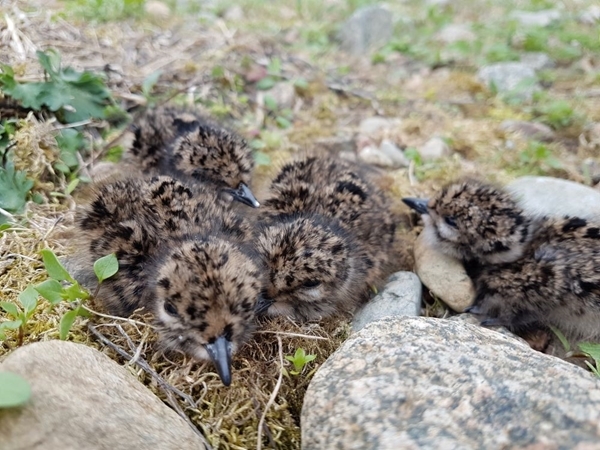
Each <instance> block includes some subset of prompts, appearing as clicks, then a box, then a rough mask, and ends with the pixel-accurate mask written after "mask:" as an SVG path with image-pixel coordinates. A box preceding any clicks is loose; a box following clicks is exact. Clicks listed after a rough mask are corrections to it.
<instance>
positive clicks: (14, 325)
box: [0, 286, 38, 346]
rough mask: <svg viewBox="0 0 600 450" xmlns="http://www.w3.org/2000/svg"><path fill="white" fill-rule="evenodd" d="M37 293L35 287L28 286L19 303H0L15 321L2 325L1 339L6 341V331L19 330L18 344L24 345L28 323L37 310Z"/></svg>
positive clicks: (2, 323)
mask: <svg viewBox="0 0 600 450" xmlns="http://www.w3.org/2000/svg"><path fill="white" fill-rule="evenodd" d="M37 297H38V295H37V292H36V291H35V289H34V288H33V286H28V287H27V289H25V290H24V291H23V292H21V294H19V303H20V305H17V304H16V303H11V302H0V308H2V309H3V310H4V311H5V312H6V313H7V314H8V315H9V316H10V317H11V318H12V319H13V320H10V321H5V322H1V323H0V339H2V340H3V339H6V335H5V334H4V330H16V329H18V330H19V335H18V338H17V344H18V345H19V346H21V345H22V344H23V336H24V335H25V329H26V327H27V321H28V320H29V319H30V318H31V316H32V315H33V313H34V312H35V309H36V308H37V305H38V301H37Z"/></svg>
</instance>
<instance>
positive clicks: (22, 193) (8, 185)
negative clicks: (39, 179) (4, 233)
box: [0, 162, 34, 224]
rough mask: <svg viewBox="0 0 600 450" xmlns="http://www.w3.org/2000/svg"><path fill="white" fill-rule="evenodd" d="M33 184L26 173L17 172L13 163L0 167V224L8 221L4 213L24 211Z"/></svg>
mask: <svg viewBox="0 0 600 450" xmlns="http://www.w3.org/2000/svg"><path fill="white" fill-rule="evenodd" d="M33 184H34V183H33V180H31V179H29V178H27V174H26V173H25V172H24V171H22V170H15V165H14V164H13V163H12V162H7V163H6V165H5V167H1V166H0V208H1V209H0V224H2V223H4V222H6V220H7V216H6V215H4V214H2V212H3V211H6V212H8V213H9V214H12V213H18V212H20V211H21V210H22V209H23V207H24V206H25V203H26V202H27V198H28V196H29V191H31V188H33Z"/></svg>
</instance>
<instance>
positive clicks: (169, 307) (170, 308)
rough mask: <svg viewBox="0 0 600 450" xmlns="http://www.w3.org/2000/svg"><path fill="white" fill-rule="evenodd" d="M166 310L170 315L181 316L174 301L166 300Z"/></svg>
mask: <svg viewBox="0 0 600 450" xmlns="http://www.w3.org/2000/svg"><path fill="white" fill-rule="evenodd" d="M165 311H166V312H167V314H168V315H170V316H173V317H179V313H178V312H177V308H175V305H173V303H169V302H165Z"/></svg>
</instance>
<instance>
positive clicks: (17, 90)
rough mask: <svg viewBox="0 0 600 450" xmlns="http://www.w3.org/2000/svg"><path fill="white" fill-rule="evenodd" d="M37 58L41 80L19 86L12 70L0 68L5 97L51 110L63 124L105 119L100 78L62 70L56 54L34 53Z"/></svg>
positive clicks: (106, 96) (104, 91)
mask: <svg viewBox="0 0 600 450" xmlns="http://www.w3.org/2000/svg"><path fill="white" fill-rule="evenodd" d="M37 56H38V61H39V63H40V65H41V66H42V68H43V69H44V72H45V74H46V80H45V81H39V82H34V83H21V82H19V81H17V80H16V79H15V73H14V71H13V69H12V67H10V66H9V65H6V64H2V65H0V68H1V69H2V73H0V88H2V91H3V92H4V94H5V95H7V96H10V97H12V98H13V99H15V100H17V101H19V102H21V104H22V105H23V106H24V107H25V108H31V109H33V110H36V111H39V110H41V109H42V108H43V107H46V108H48V109H49V110H50V111H55V112H56V113H57V115H58V116H59V118H60V119H61V120H63V121H64V122H67V123H73V122H79V121H82V120H85V119H89V118H104V117H105V113H104V108H105V107H106V106H107V105H108V104H109V103H111V101H112V98H111V95H110V92H109V91H108V89H107V88H106V85H105V84H104V80H103V79H102V78H101V77H100V76H98V75H95V74H93V73H91V72H87V71H84V72H78V71H76V70H75V69H73V68H72V67H62V65H61V57H60V54H59V53H58V52H57V51H55V50H48V51H47V52H42V51H38V52H37Z"/></svg>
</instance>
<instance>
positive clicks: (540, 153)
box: [519, 141, 562, 175]
mask: <svg viewBox="0 0 600 450" xmlns="http://www.w3.org/2000/svg"><path fill="white" fill-rule="evenodd" d="M519 162H520V165H521V167H522V168H523V169H525V171H526V172H527V173H537V174H540V175H542V174H544V173H547V172H549V171H550V170H552V169H561V168H562V165H561V163H560V161H559V160H558V159H556V157H555V156H554V155H553V153H552V150H551V149H550V148H548V146H546V145H544V144H542V143H541V142H537V141H532V142H530V143H529V144H528V145H527V147H526V148H525V150H523V151H522V152H521V153H520V154H519Z"/></svg>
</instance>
